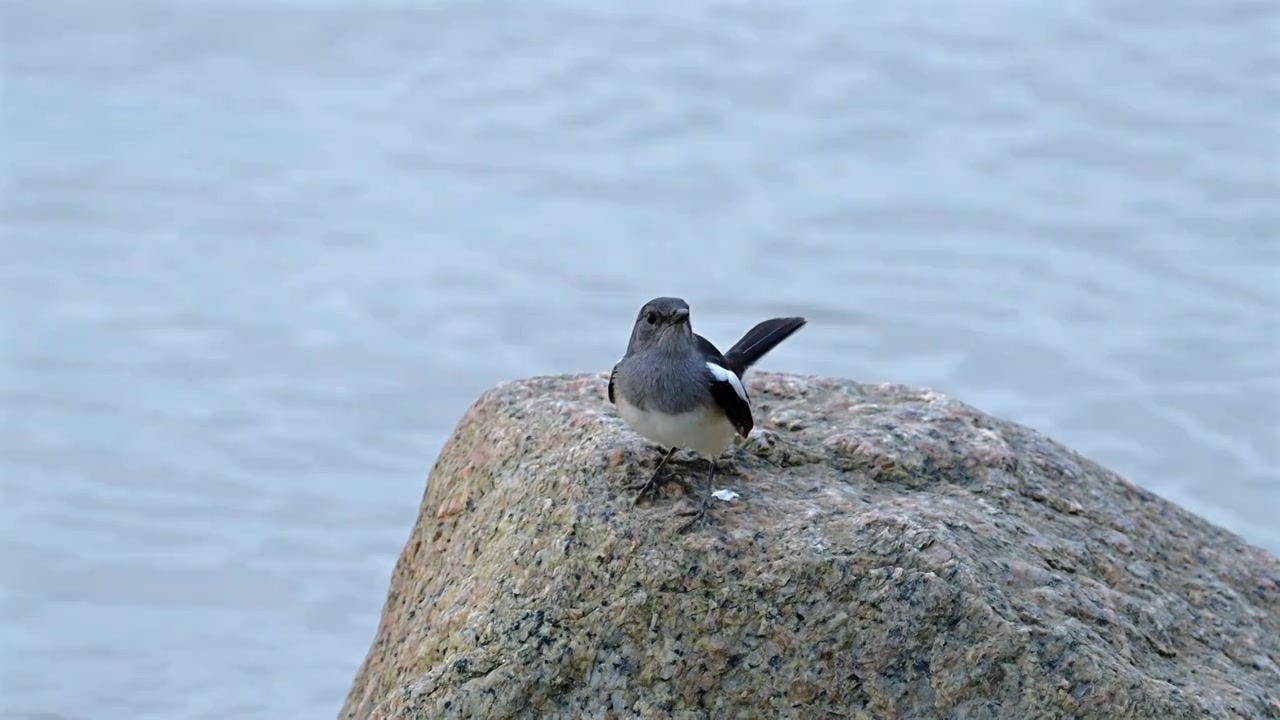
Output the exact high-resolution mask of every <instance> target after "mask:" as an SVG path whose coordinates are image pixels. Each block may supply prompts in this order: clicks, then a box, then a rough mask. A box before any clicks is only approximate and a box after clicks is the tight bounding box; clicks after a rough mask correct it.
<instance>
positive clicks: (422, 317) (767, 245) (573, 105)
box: [0, 0, 1280, 720]
mask: <svg viewBox="0 0 1280 720" xmlns="http://www.w3.org/2000/svg"><path fill="white" fill-rule="evenodd" d="M0 27H2V28H3V38H2V42H0V47H2V48H3V50H0V59H2V60H3V63H4V64H3V69H4V75H3V86H2V87H0V91H2V92H3V111H2V112H3V115H2V119H3V145H2V146H0V161H2V162H3V168H4V172H3V176H2V177H3V183H4V184H3V188H2V189H3V205H2V206H0V207H2V211H3V215H2V216H0V233H3V247H4V249H5V252H4V253H3V255H0V280H2V284H0V287H3V297H2V298H0V299H2V300H3V308H4V312H3V337H2V339H3V350H4V354H3V365H0V382H2V386H0V393H2V396H0V397H2V398H3V408H4V412H3V413H0V423H3V426H2V427H0V430H2V431H3V432H0V493H2V494H3V498H4V502H3V507H4V515H5V520H4V522H3V523H2V524H0V569H2V570H3V574H0V648H4V650H3V656H0V670H2V674H0V681H2V682H3V685H2V686H0V711H3V712H2V713H0V714H3V715H4V716H5V717H14V718H36V717H40V718H55V717H57V718H76V719H80V718H85V719H88V718H93V719H94V720H102V719H106V718H218V719H224V718H316V717H332V716H333V715H334V714H335V713H336V712H337V710H338V707H339V705H340V703H341V701H342V698H343V696H344V694H345V692H346V690H347V687H348V684H349V682H350V680H351V677H352V674H353V673H354V671H355V669H356V666H357V665H358V663H359V662H360V660H361V659H362V657H363V655H364V653H365V651H366V650H367V648H368V643H369V641H370V639H371V637H372V635H373V630H374V627H375V625H376V623H377V619H378V614H379V612H380V610H381V604H382V601H383V598H384V594H385V591H386V583H387V580H388V576H389V573H390V570H391V567H392V564H393V563H394V562H395V559H396V556H397V554H398V553H399V551H400V547H401V544H402V543H403V541H404V539H405V537H406V535H407V533H408V530H409V528H410V526H411V523H412V521H413V518H414V515H415V512H416V509H417V504H418V500H419V498H420V496H421V492H422V489H423V482H424V479H425V477H426V474H427V472H428V470H429V468H430V466H431V463H432V461H433V460H434V458H435V455H436V453H437V452H438V450H439V448H440V446H441V444H442V443H443V441H444V439H445V438H446V437H447V435H448V433H449V432H450V431H451V429H452V427H453V425H454V423H455V422H456V421H457V419H458V418H459V416H460V414H461V413H462V411H463V410H464V409H465V408H466V406H467V405H468V404H469V403H470V402H471V401H472V400H473V399H474V398H475V397H476V396H477V395H478V394H479V393H480V392H481V391H483V390H484V389H485V388H487V387H489V386H490V385H492V384H494V383H495V382H498V381H501V380H505V379H509V378H514V377H521V376H528V375H535V374H542V373H555V372H576V371H600V370H605V369H607V368H608V367H610V366H611V365H612V363H613V362H614V361H615V360H616V359H617V358H618V356H619V355H620V353H621V352H622V350H623V347H624V344H625V341H626V336H627V332H628V328H629V325H630V322H631V320H632V318H633V316H634V313H635V311H636V309H637V308H638V307H639V305H640V303H642V302H643V301H645V300H647V299H648V298H650V297H653V296H655V295H665V294H673V295H681V296H684V297H685V298H687V299H688V300H689V301H690V303H691V304H692V305H693V308H694V317H695V325H696V327H697V328H698V330H699V331H700V332H703V333H704V334H706V335H708V336H709V337H710V338H712V339H713V340H715V341H716V342H718V343H720V344H721V345H728V344H730V343H731V342H732V341H733V340H735V339H736V337H737V334H738V333H741V332H742V331H744V330H745V329H746V328H747V327H749V326H750V325H751V324H752V323H754V322H755V321H756V320H758V319H760V318H762V317H764V316H768V315H772V314H780V313H803V314H805V315H807V316H809V317H810V318H811V321H812V322H811V324H810V326H809V327H808V328H806V329H805V330H804V331H803V333H802V334H801V335H797V336H796V337H795V338H794V339H793V340H791V341H789V342H788V343H787V344H786V345H784V346H783V347H782V348H780V349H779V350H778V351H776V352H775V353H774V354H773V355H770V357H769V358H768V359H767V360H766V361H765V362H764V363H763V365H762V367H764V368H766V369H770V370H791V371H797V372H810V373H823V374H834V375H842V376H848V377H852V378H856V379H860V380H865V381H893V382H903V383H910V384H916V385H924V386H930V387H933V388H937V389H940V390H943V391H945V392H948V393H951V394H953V395H955V396H957V397H959V398H960V399H962V400H965V401H967V402H970V403H972V404H974V405H977V406H978V407H980V408H983V409H985V410H987V411H989V412H993V413H996V414H999V415H1002V416H1005V417H1009V418H1012V419H1014V420H1017V421H1020V422H1023V423H1026V424H1028V425H1031V426H1034V427H1036V428H1038V429H1041V430H1043V431H1045V432H1048V433H1049V434H1051V435H1053V436H1054V437H1056V438H1058V439H1060V440H1062V441H1064V442H1066V443H1068V444H1069V445H1071V446H1073V447H1075V448H1077V449H1079V450H1081V451H1082V452H1084V453H1086V454H1088V455H1089V456H1091V457H1093V458H1095V459H1097V460H1099V461H1101V462H1103V463H1105V464H1107V465H1109V466H1111V467H1113V468H1115V469H1116V470H1118V471H1120V472H1122V473H1123V474H1125V475H1126V476H1128V477H1129V478H1131V479H1133V480H1134V481H1136V482H1138V483H1140V484H1142V485H1144V486H1146V487H1149V488H1151V489H1152V490H1154V491H1156V492H1158V493H1160V494H1161V495H1163V496H1165V497H1168V498H1170V499H1172V500H1175V501H1177V502H1179V503H1181V504H1183V505H1185V506H1186V507H1188V508H1190V509H1191V510H1193V511H1195V512H1197V513H1200V514H1201V515H1203V516H1205V517H1207V518H1209V519H1211V520H1213V521H1214V522H1217V523H1220V524H1222V525H1223V526H1225V527H1227V528H1230V529H1232V530H1234V531H1236V532H1238V533H1240V534H1242V535H1243V536H1244V537H1246V538H1248V539H1249V540H1251V541H1253V542H1255V543H1258V544H1260V545H1263V546H1265V547H1268V548H1270V549H1272V550H1275V551H1280V532H1278V531H1277V530H1276V523H1275V518H1276V517H1280V477H1278V476H1277V469H1276V468H1277V467H1280V450H1278V449H1277V448H1280V419H1278V417H1277V410H1276V408H1277V407H1280V370H1278V368H1280V350H1278V348H1277V341H1276V339H1275V338H1276V337H1277V336H1280V333H1278V332H1277V330H1278V328H1277V318H1278V317H1280V289H1278V288H1280V270H1278V268H1280V236H1278V235H1280V233H1278V230H1277V228H1278V227H1280V201H1278V200H1277V198H1280V176H1278V171H1277V168H1280V139H1278V138H1280V135H1278V127H1277V118H1280V51H1277V49H1276V48H1277V45H1276V43H1275V42H1274V39H1275V38H1276V37H1280V6H1277V5H1276V4H1274V3H1246V2H1227V1H1223V2H1213V3H1210V2H1202V3H1198V2H1175V3H1165V4H1160V5H1159V6H1157V5H1154V4H1151V5H1143V4H1139V3H1116V2H1113V3H1093V4H1091V3H1083V4H1081V3H1076V4H1074V5H1073V7H1071V8H1061V9H1054V8H1050V7H1049V6H1048V5H1046V4H1043V3H1037V4H1035V5H1034V6H1033V5H1030V4H1025V3H1000V2H995V3H985V4H981V5H975V4H968V5H965V6H964V7H963V8H962V7H961V6H959V5H955V6H950V5H943V4H938V3H920V4H913V5H911V6H910V7H907V6H895V7H881V6H878V5H874V4H866V3H862V4H858V5H857V6H856V7H855V6H853V5H845V4H837V3H813V4H810V5H807V6H804V7H803V8H801V6H799V5H794V4H791V3H782V2H769V3H758V4H748V3H703V4H698V8H696V9H694V8H690V7H688V6H677V5H676V4H669V5H667V4H664V5H663V6H662V10H661V11H658V10H656V9H654V8H648V9H641V8H638V7H637V8H634V9H632V8H631V7H630V6H625V5H623V4H614V5H601V4H599V3H587V2H584V1H581V0H575V1H572V2H568V1H565V2H554V3H553V2H547V3H538V4H537V7H535V6H534V5H530V4H517V3H514V2H509V3H461V2H436V3H432V4H429V5H426V6H421V7H418V8H410V7H407V6H397V5H393V4H387V3H382V4H378V5H367V4H356V3H320V2H308V1H303V0H298V1H295V2H290V3H283V4H254V5H249V4H228V3H205V4H203V6H200V5H196V4H173V3H167V4H158V3H157V4H144V3H140V2H139V3H134V2H120V1H119V0H105V1H103V2H93V3H89V2H83V3H79V2H77V3H72V2H61V1H59V0H51V1H49V2H45V1H43V0H41V1H40V2H36V0H13V1H12V2H10V3H8V4H6V5H5V6H4V8H3V10H2V11H0Z"/></svg>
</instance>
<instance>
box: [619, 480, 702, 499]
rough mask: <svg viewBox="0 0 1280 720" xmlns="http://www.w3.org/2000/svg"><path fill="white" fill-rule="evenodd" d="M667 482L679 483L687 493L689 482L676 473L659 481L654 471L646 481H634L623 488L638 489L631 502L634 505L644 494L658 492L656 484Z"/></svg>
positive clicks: (654, 494)
mask: <svg viewBox="0 0 1280 720" xmlns="http://www.w3.org/2000/svg"><path fill="white" fill-rule="evenodd" d="M669 482H673V483H675V484H677V485H679V486H680V487H681V488H684V492H685V494H686V495H688V494H689V492H690V490H689V483H687V482H685V480H684V478H682V477H680V476H678V475H672V476H670V477H668V478H666V479H665V480H663V481H661V482H660V481H659V480H658V473H654V474H653V475H652V476H650V477H649V479H648V481H646V482H642V483H635V484H634V485H628V486H626V487H625V488H623V489H624V490H636V491H638V492H637V493H636V497H635V500H634V501H633V503H634V504H636V505H639V504H640V501H641V500H642V499H643V498H645V497H646V496H649V495H653V496H656V495H657V494H658V485H660V484H665V483H669Z"/></svg>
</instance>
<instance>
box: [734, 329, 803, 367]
mask: <svg viewBox="0 0 1280 720" xmlns="http://www.w3.org/2000/svg"><path fill="white" fill-rule="evenodd" d="M806 322H807V321H806V320H805V319H804V318H802V317H789V318H773V319H772V320H765V321H764V322H761V323H759V324H757V325H756V326H755V327H753V328H751V329H750V330H748V331H747V334H746V335H743V336H742V339H741V340H739V341H738V342H736V343H734V345H733V347H731V348H729V352H727V353H725V354H724V359H725V360H727V361H728V362H729V365H730V366H731V367H730V368H729V369H731V370H733V371H734V372H735V373H737V374H738V376H739V377H741V376H742V373H744V372H746V371H747V368H749V367H751V366H752V365H755V364H756V362H757V361H759V360H760V358H762V357H764V356H765V355H766V354H767V353H768V352H769V351H770V350H772V349H774V348H776V347H778V343H781V342H782V341H783V340H786V339H787V338H789V337H791V336H792V335H793V334H795V332H796V331H797V330H799V329H800V328H802V327H804V324H805V323H806Z"/></svg>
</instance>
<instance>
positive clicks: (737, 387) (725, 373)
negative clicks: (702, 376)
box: [707, 362, 750, 402]
mask: <svg viewBox="0 0 1280 720" xmlns="http://www.w3.org/2000/svg"><path fill="white" fill-rule="evenodd" d="M707 369H708V370H710V371H711V374H712V375H715V376H716V379H717V380H719V381H720V382H727V383H729V384H730V385H732V386H733V391H734V392H736V393H738V397H740V398H742V400H743V402H750V401H749V400H747V389H746V388H744V387H742V380H740V379H738V376H737V375H735V374H733V372H731V371H729V370H726V369H724V368H722V367H720V366H719V365H717V364H715V363H713V362H709V363H707Z"/></svg>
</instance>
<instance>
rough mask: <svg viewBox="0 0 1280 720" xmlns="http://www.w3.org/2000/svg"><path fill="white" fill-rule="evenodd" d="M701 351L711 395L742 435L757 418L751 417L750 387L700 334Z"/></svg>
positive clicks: (699, 344) (745, 434) (697, 336)
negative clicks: (744, 383)
mask: <svg viewBox="0 0 1280 720" xmlns="http://www.w3.org/2000/svg"><path fill="white" fill-rule="evenodd" d="M694 337H695V338H697V341H698V350H699V352H701V353H702V360H703V361H704V362H706V364H707V382H708V384H709V386H710V388H711V397H712V398H714V399H715V401H716V404H717V405H719V406H720V408H721V409H722V410H724V414H725V415H727V416H728V417H729V422H731V423H733V427H734V429H736V430H737V431H738V434H739V435H741V436H742V437H746V436H747V433H749V432H751V428H752V426H753V425H754V421H753V420H752V419H751V398H749V397H748V396H747V387H746V386H745V385H743V384H742V378H741V377H739V376H738V374H737V373H735V372H734V371H733V370H732V369H730V368H729V363H728V361H726V360H725V359H724V356H723V355H721V354H720V351H719V350H717V349H716V346H715V345H713V344H712V343H711V341H710V340H708V339H706V338H704V337H702V336H701V335H697V334H696V333H695V335H694Z"/></svg>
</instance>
